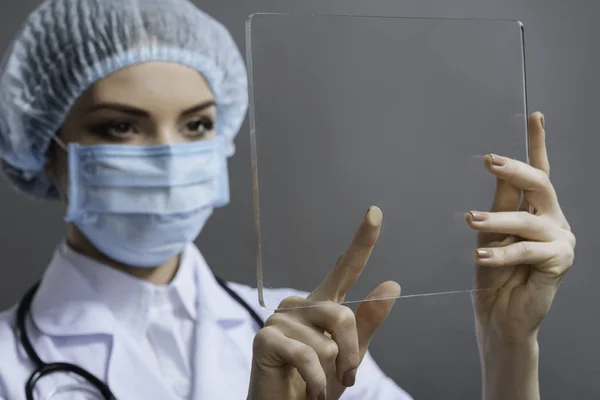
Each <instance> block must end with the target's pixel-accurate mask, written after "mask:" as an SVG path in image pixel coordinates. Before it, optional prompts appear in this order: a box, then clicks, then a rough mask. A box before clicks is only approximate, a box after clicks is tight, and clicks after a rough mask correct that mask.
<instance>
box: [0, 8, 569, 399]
mask: <svg viewBox="0 0 600 400" xmlns="http://www.w3.org/2000/svg"><path fill="white" fill-rule="evenodd" d="M6 60H7V61H6V63H5V65H4V69H3V70H2V75H1V76H0V151H1V153H0V156H1V158H2V168H3V171H4V173H5V175H6V176H7V177H8V179H9V180H10V182H11V183H13V184H14V186H15V187H16V188H18V189H19V190H21V191H22V192H24V193H26V194H28V195H30V196H34V197H36V198H40V199H49V200H62V201H63V202H64V203H65V205H66V221H67V229H66V235H65V239H64V240H63V241H62V242H60V243H58V245H57V248H56V251H55V253H54V255H53V257H52V260H51V262H50V264H49V265H48V267H47V269H46V272H45V274H44V276H43V278H42V280H41V282H40V284H39V285H36V286H34V287H33V288H31V289H30V290H29V291H28V292H27V294H25V295H24V297H23V299H22V300H21V301H20V302H19V304H17V305H15V307H13V308H11V309H10V310H8V311H6V312H5V313H3V314H0V399H2V400H19V399H46V398H58V399H89V398H107V399H111V398H116V399H123V400H135V399H143V400H148V399H157V400H171V399H172V400H175V399H196V400H198V399H211V400H212V399H219V400H220V399H244V398H247V399H251V400H266V399H282V400H288V399H289V400H300V399H325V398H327V399H330V400H331V399H333V400H336V399H345V400H351V399H356V400H358V399H360V400H369V399H372V400H375V399H378V400H394V399H397V400H404V399H410V397H409V395H408V394H406V393H405V392H404V391H403V390H402V389H400V388H399V387H398V386H397V385H396V384H395V383H394V382H393V381H392V380H390V379H389V378H388V377H386V376H385V374H384V373H383V372H382V371H381V370H380V369H379V368H378V367H377V365H376V363H375V362H374V360H373V359H372V358H371V356H370V355H369V353H368V352H367V347H368V345H369V342H370V341H371V339H372V337H373V335H374V333H375V331H376V330H377V328H378V327H379V326H380V325H381V323H382V322H383V321H384V320H385V318H386V317H387V315H388V313H389V311H390V309H391V307H392V306H393V300H386V301H376V302H366V303H363V304H361V306H360V307H359V308H358V310H357V311H356V314H354V313H353V312H352V311H351V310H350V309H348V308H346V307H344V306H342V305H339V304H338V302H340V301H341V300H342V299H343V297H344V294H345V293H346V292H347V291H348V290H349V288H350V287H351V286H352V285H353V283H354V282H355V281H356V279H358V277H359V275H360V272H361V271H362V269H363V268H364V267H365V265H366V263H367V260H368V258H369V255H370V253H371V251H372V250H373V246H374V244H375V242H376V240H377V236H378V233H379V228H380V226H381V222H382V213H381V210H379V209H378V208H377V207H371V208H370V209H369V211H368V212H367V215H366V216H365V218H364V221H363V222H362V223H361V224H360V226H359V227H358V230H357V233H356V235H355V238H354V240H353V242H352V243H351V244H350V246H349V248H348V249H347V250H346V251H345V252H344V253H343V255H342V256H341V257H340V259H339V261H338V262H337V264H336V265H335V266H334V268H333V269H332V271H331V273H330V274H329V275H328V276H327V278H326V279H325V281H324V282H323V283H322V285H320V286H319V287H318V288H316V289H315V291H314V292H312V293H310V294H305V293H299V292H296V291H293V290H287V289H281V290H285V293H286V294H288V296H287V299H286V300H285V301H284V303H286V304H287V305H295V304H304V305H311V304H315V303H317V302H318V303H321V304H322V306H321V307H312V308H304V309H301V310H294V311H287V312H278V313H275V314H273V315H271V314H270V313H269V312H267V311H265V310H262V309H259V308H258V307H257V306H256V300H255V299H256V291H255V289H252V288H248V287H245V286H242V285H238V284H233V283H229V284H227V283H225V282H222V281H221V280H219V279H218V278H216V277H215V276H214V275H213V273H212V272H211V270H210V268H209V267H208V266H207V265H206V262H205V261H204V259H203V258H202V255H201V254H200V252H199V250H198V249H197V248H196V247H195V246H194V245H193V241H194V239H195V238H196V236H197V235H198V234H199V232H200V231H201V229H202V227H203V226H204V223H205V222H206V220H207V219H208V218H209V216H210V214H211V213H212V211H213V209H214V208H215V207H221V206H224V205H226V204H227V202H228V200H229V191H228V174H227V163H226V159H227V157H229V156H231V155H233V153H234V144H233V140H234V137H235V135H236V134H237V132H238V129H239V127H240V125H241V123H242V121H243V119H244V117H245V113H246V108H247V81H246V75H245V68H244V64H243V61H242V58H241V57H240V55H239V52H238V50H237V49H236V46H235V44H234V42H233V41H232V39H231V37H230V35H229V33H228V32H227V31H226V30H225V28H223V27H222V25H220V24H219V23H218V22H217V21H215V20H213V19H212V18H210V17H209V16H207V15H206V14H204V13H202V12H201V11H199V10H198V9H197V8H195V7H194V6H193V4H192V3H191V2H189V1H188V0H48V1H46V2H44V3H43V5H42V6H40V7H39V8H38V9H37V10H36V11H34V12H33V13H32V14H31V15H30V16H29V18H28V19H27V21H26V22H25V24H24V26H23V29H22V30H21V31H20V33H19V35H18V37H17V38H16V39H15V41H14V43H13V44H12V46H11V48H10V50H9V53H8V56H7V59H6ZM530 130H531V145H532V149H531V151H532V159H531V164H532V165H531V166H529V165H525V164H522V163H519V162H517V161H514V160H511V159H507V158H504V157H501V156H488V157H487V158H486V162H485V167H486V168H487V169H488V170H489V171H490V172H491V173H492V174H494V175H496V176H497V177H498V186H497V191H496V196H495V201H494V206H493V210H492V211H493V212H490V213H486V212H478V211H472V212H470V213H468V214H467V221H466V223H467V224H469V225H470V226H471V227H472V228H473V229H476V230H478V231H480V232H481V235H480V243H479V248H478V250H477V251H476V253H475V258H476V261H477V264H478V265H479V266H478V269H477V279H478V282H480V283H481V284H482V286H485V287H495V288H498V290H497V291H493V292H486V293H487V294H486V295H485V296H484V295H480V296H478V297H476V298H475V300H476V301H475V303H474V304H475V311H476V317H477V337H478V343H479V348H480V353H481V360H482V367H483V374H482V375H483V388H484V393H483V397H484V398H485V399H486V400H490V399H514V400H517V399H524V400H533V399H538V398H539V390H538V379H537V369H538V345H537V333H538V329H539V326H540V324H541V322H542V320H543V318H544V316H545V315H546V313H547V311H548V309H549V308H550V305H551V303H552V300H553V298H554V295H555V293H556V289H557V286H558V283H559V281H560V280H561V278H562V276H563V275H564V274H565V273H566V271H567V270H568V268H569V267H570V266H571V264H572V261H573V249H574V246H575V237H574V236H573V234H572V233H571V232H570V228H569V225H568V223H567V221H566V219H565V217H564V216H563V214H562V212H561V210H560V207H559V204H558V200H557V198H556V194H555V192H554V190H553V189H552V185H551V184H550V181H549V179H548V170H549V167H548V160H547V157H546V149H545V145H544V129H543V119H542V117H541V115H540V114H535V115H533V116H532V117H531V119H530ZM521 193H523V194H524V195H525V199H526V200H527V202H528V204H530V205H532V206H533V208H534V210H535V213H534V214H528V213H524V212H519V211H518V209H519V204H520V198H521ZM224 248H225V245H224ZM399 290H400V289H399V286H398V284H396V283H394V282H385V283H382V284H381V285H380V286H378V287H377V288H375V289H374V291H373V293H372V295H373V296H396V295H398V294H399ZM271 295H273V293H272V294H271ZM286 304H284V306H285V305H286ZM265 321H266V322H265Z"/></svg>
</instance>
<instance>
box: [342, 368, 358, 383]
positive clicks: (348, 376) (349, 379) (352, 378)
mask: <svg viewBox="0 0 600 400" xmlns="http://www.w3.org/2000/svg"><path fill="white" fill-rule="evenodd" d="M355 382H356V368H354V369H351V370H350V371H347V372H346V373H345V374H344V380H343V382H342V383H343V384H344V386H346V387H350V386H354V383H355Z"/></svg>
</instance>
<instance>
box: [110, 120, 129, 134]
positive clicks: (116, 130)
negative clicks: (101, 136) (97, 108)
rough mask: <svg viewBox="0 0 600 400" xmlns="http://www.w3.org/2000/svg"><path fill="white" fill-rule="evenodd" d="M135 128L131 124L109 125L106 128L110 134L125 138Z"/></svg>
mask: <svg viewBox="0 0 600 400" xmlns="http://www.w3.org/2000/svg"><path fill="white" fill-rule="evenodd" d="M132 128H133V125H132V124H130V123H129V122H118V123H115V124H112V125H108V126H107V127H106V131H107V133H108V134H111V135H114V136H123V135H126V134H127V133H129V132H130V131H131V130H132Z"/></svg>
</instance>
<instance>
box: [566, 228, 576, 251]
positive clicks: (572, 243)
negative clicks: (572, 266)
mask: <svg viewBox="0 0 600 400" xmlns="http://www.w3.org/2000/svg"><path fill="white" fill-rule="evenodd" d="M566 234H567V242H568V243H569V245H570V246H571V247H572V249H575V246H577V238H576V237H575V234H574V233H573V232H571V231H566Z"/></svg>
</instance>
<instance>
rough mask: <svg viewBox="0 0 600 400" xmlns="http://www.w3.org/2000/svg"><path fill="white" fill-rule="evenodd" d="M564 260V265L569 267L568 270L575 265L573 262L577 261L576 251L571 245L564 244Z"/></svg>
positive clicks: (562, 252)
mask: <svg viewBox="0 0 600 400" xmlns="http://www.w3.org/2000/svg"><path fill="white" fill-rule="evenodd" d="M561 254H562V259H563V262H564V264H565V265H566V266H567V268H569V267H571V265H573V261H574V259H575V250H574V249H573V246H571V244H570V243H566V242H564V243H563V246H562V251H561Z"/></svg>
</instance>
